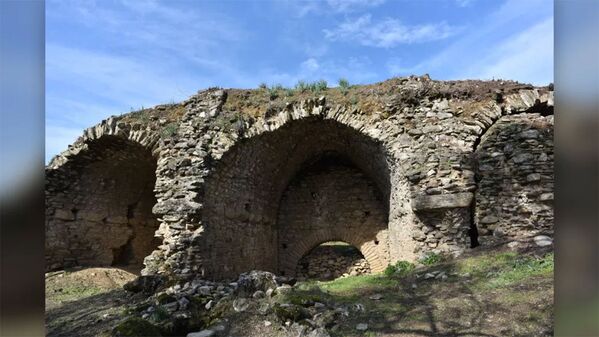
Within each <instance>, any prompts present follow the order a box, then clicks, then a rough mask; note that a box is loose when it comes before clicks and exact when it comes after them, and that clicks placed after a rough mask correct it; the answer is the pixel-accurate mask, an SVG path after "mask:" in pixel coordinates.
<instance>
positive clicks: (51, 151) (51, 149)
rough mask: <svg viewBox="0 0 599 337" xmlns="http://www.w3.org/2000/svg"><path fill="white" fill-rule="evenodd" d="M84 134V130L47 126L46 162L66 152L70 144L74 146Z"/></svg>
mask: <svg viewBox="0 0 599 337" xmlns="http://www.w3.org/2000/svg"><path fill="white" fill-rule="evenodd" d="M82 134H83V128H80V127H64V126H55V125H47V126H46V162H49V161H50V159H52V157H54V156H55V155H57V154H59V153H61V152H62V151H64V150H66V149H67V147H68V145H69V144H73V143H74V142H75V140H77V138H79V136H81V135H82Z"/></svg>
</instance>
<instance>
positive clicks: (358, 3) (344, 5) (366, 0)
mask: <svg viewBox="0 0 599 337" xmlns="http://www.w3.org/2000/svg"><path fill="white" fill-rule="evenodd" d="M383 3H385V0H327V4H328V5H329V7H331V9H333V10H334V11H337V12H349V11H353V10H357V9H362V8H366V7H376V6H380V5H382V4H383Z"/></svg>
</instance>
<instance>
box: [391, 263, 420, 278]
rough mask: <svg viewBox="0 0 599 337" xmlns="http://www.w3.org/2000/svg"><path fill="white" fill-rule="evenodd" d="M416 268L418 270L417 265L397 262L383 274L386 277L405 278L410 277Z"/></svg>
mask: <svg viewBox="0 0 599 337" xmlns="http://www.w3.org/2000/svg"><path fill="white" fill-rule="evenodd" d="M414 268H416V265H414V264H413V263H411V262H408V261H397V262H396V263H395V264H390V265H388V266H387V268H385V271H384V272H383V274H385V276H393V275H397V276H403V275H408V274H409V273H410V272H412V270H414Z"/></svg>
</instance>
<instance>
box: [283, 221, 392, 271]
mask: <svg viewBox="0 0 599 337" xmlns="http://www.w3.org/2000/svg"><path fill="white" fill-rule="evenodd" d="M329 241H342V242H345V243H348V244H350V245H352V246H354V247H356V248H357V249H358V250H359V251H360V253H362V255H364V258H365V259H366V261H367V262H368V264H369V265H370V270H371V271H372V272H373V273H378V272H382V271H383V270H384V269H385V267H386V264H385V261H386V259H385V258H384V257H383V256H381V255H380V253H378V252H377V250H378V249H377V247H378V244H377V242H378V241H377V238H376V237H373V238H365V237H364V236H362V235H360V234H359V233H358V234H354V235H351V236H345V235H335V234H333V233H331V232H330V231H321V232H318V233H313V234H312V235H309V236H307V237H305V238H304V239H302V240H301V241H299V242H296V243H294V245H293V247H291V249H290V251H289V252H286V253H283V254H281V260H280V261H279V269H280V270H279V271H280V272H283V273H284V275H295V272H296V268H297V265H298V263H299V261H300V259H301V258H302V257H304V256H305V255H306V254H308V253H309V252H310V251H312V250H313V249H314V248H316V247H318V246H319V245H321V244H323V243H325V242H329Z"/></svg>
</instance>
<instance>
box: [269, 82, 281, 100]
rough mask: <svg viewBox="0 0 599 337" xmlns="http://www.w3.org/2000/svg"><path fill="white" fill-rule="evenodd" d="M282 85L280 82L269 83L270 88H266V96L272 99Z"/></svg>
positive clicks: (277, 94) (277, 95) (276, 95)
mask: <svg viewBox="0 0 599 337" xmlns="http://www.w3.org/2000/svg"><path fill="white" fill-rule="evenodd" d="M282 89H283V86H282V85H280V84H276V85H271V86H270V88H268V98H269V99H270V100H271V101H272V100H275V99H276V98H277V97H279V90H282Z"/></svg>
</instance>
